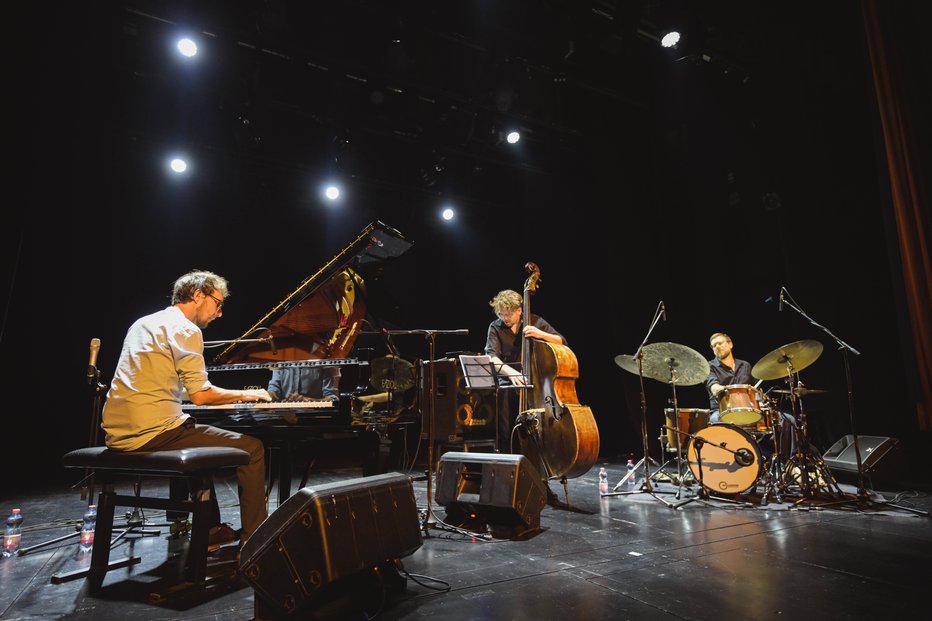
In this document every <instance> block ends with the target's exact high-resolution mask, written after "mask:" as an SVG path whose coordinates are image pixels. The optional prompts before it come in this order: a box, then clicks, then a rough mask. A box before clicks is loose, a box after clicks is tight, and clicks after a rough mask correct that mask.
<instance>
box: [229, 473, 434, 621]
mask: <svg viewBox="0 0 932 621" xmlns="http://www.w3.org/2000/svg"><path fill="white" fill-rule="evenodd" d="M421 544H422V540H421V530H420V525H419V519H418V511H417V505H416V503H415V499H414V489H413V487H412V485H411V480H410V479H409V478H408V477H407V476H405V475H402V474H399V473H389V474H380V475H376V476H372V477H363V478H358V479H352V480H349V481H342V482H338V483H330V484H326V485H319V486H316V487H313V488H312V487H305V488H303V489H301V490H299V491H298V492H297V493H295V495H293V496H292V497H291V498H289V499H288V500H286V501H285V502H284V503H282V505H281V506H280V507H279V508H278V509H277V510H276V511H275V512H274V513H272V515H270V516H269V517H268V519H266V520H265V521H264V522H263V523H262V524H261V525H259V528H257V529H256V532H255V533H253V535H252V537H250V538H249V540H248V541H247V542H246V544H245V545H243V549H242V551H241V554H240V569H241V572H242V575H243V577H244V579H245V580H246V581H247V582H248V583H249V584H250V585H251V586H252V587H253V588H254V589H255V591H256V598H257V605H258V603H259V602H258V600H259V599H260V598H261V600H262V601H263V602H264V603H265V604H266V605H267V606H266V607H267V608H269V609H271V610H272V611H273V612H274V613H276V616H278V617H280V618H300V619H305V618H310V615H309V614H308V612H307V611H308V610H312V609H316V608H317V607H319V606H320V605H322V604H323V603H324V602H327V601H328V600H330V599H331V597H332V594H333V593H335V592H337V591H339V589H338V588H337V587H339V586H340V585H344V586H345V587H348V588H349V589H350V590H352V589H353V588H354V585H355V584H356V582H357V580H356V579H357V578H358V579H359V580H365V579H368V577H369V575H370V574H371V573H372V572H373V571H375V572H380V571H382V569H381V568H382V567H387V566H390V565H391V563H390V561H392V560H395V559H398V558H401V557H403V556H407V555H409V554H411V553H413V552H414V551H415V550H417V549H418V548H420V547H421ZM343 590H344V591H345V590H346V589H345V588H344V589H343Z"/></svg>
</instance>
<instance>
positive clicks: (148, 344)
mask: <svg viewBox="0 0 932 621" xmlns="http://www.w3.org/2000/svg"><path fill="white" fill-rule="evenodd" d="M228 296H229V289H228V287H227V281H226V280H225V279H224V278H223V277H221V276H218V275H217V274H214V273H212V272H207V271H192V272H188V273H187V274H185V275H183V276H181V277H180V278H178V280H176V281H175V285H174V289H173V291H172V305H171V306H169V307H167V308H165V309H163V310H160V311H158V312H155V313H153V314H151V315H146V316H145V317H142V318H141V319H139V320H137V321H136V322H135V323H134V324H133V325H132V326H130V328H129V331H128V332H127V334H126V339H125V340H124V341H123V350H122V352H121V353H120V360H119V362H118V363H117V368H116V371H115V373H114V376H113V381H112V383H111V384H110V390H109V392H108V393H107V402H106V404H105V405H104V409H103V424H102V425H101V426H102V427H103V429H104V431H105V432H106V444H107V446H108V447H110V448H112V449H116V450H120V451H156V450H172V449H184V448H192V447H200V446H231V447H234V448H239V449H243V450H245V451H247V452H248V453H249V454H250V457H251V458H250V460H249V464H247V465H245V466H240V467H238V468H237V469H236V476H237V480H238V483H239V496H240V522H241V526H242V531H241V541H242V542H245V540H246V539H247V538H248V537H249V536H250V535H251V534H252V533H253V531H254V530H255V529H256V528H257V527H258V526H259V524H260V523H261V522H262V521H263V520H264V519H265V518H266V515H267V514H266V506H265V448H264V447H263V445H262V442H261V441H259V440H257V439H256V438H253V437H251V436H245V435H242V434H238V433H234V432H232V431H226V430H224V429H218V428H216V427H211V426H209V425H197V424H195V421H194V419H193V418H191V417H190V416H189V415H188V414H186V413H184V412H182V411H181V403H182V401H183V400H184V399H185V398H187V399H189V400H190V401H191V402H192V403H194V404H196V405H220V404H224V403H235V402H239V401H271V397H270V396H269V393H268V392H267V391H265V390H264V389H261V388H259V389H253V390H229V389H226V388H220V387H219V386H214V385H213V384H211V383H210V381H209V380H208V378H207V369H206V363H205V361H204V338H203V335H202V333H201V330H202V329H203V328H206V327H207V326H208V325H209V324H210V322H212V321H213V320H214V319H217V318H218V317H220V316H221V315H222V314H223V304H224V302H225V301H226V298H227V297H228ZM172 482H173V483H175V482H176V481H175V479H172ZM179 491H180V490H177V489H173V490H172V495H173V497H178V496H177V494H178V492H179ZM186 493H187V490H184V491H183V493H182V495H184V494H186ZM214 513H215V516H214V517H215V523H216V524H217V526H215V527H214V528H213V529H211V544H213V546H212V547H215V546H217V545H220V544H223V543H232V542H233V541H235V540H236V533H235V531H233V529H232V528H231V527H230V526H228V525H226V524H222V525H221V524H220V509H219V507H218V506H217V504H216V498H214Z"/></svg>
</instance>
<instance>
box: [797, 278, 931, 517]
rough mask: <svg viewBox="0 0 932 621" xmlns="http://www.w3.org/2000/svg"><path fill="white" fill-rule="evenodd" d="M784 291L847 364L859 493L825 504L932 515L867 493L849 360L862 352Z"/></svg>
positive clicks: (849, 413) (850, 417)
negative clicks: (880, 508)
mask: <svg viewBox="0 0 932 621" xmlns="http://www.w3.org/2000/svg"><path fill="white" fill-rule="evenodd" d="M782 291H785V292H786V294H787V295H786V297H784V296H783V295H782V293H781V296H780V299H781V300H782V301H783V304H784V305H786V306H789V307H790V308H792V309H793V310H794V311H796V312H797V313H799V314H800V315H801V316H802V317H804V318H805V319H806V321H808V322H809V323H810V324H812V325H813V326H815V327H816V328H818V329H820V330H822V331H823V332H824V333H825V334H827V335H828V336H829V337H830V338H831V339H832V340H833V341H835V343H836V344H837V345H838V350H839V351H840V352H841V357H842V361H843V362H844V366H845V382H846V384H847V388H848V418H849V421H850V424H851V436H852V438H853V440H854V455H855V459H856V461H857V466H858V489H857V494H856V496H855V498H854V499H853V500H852V499H846V500H841V501H835V502H829V503H825V505H835V504H851V503H854V505H855V506H856V507H857V508H858V509H863V508H865V507H872V506H881V507H894V508H897V509H902V510H903V511H909V512H911V513H915V514H917V515H923V516H925V517H932V515H930V514H929V512H928V511H921V510H919V509H913V508H911V507H904V506H902V505H896V504H893V503H892V502H890V501H886V500H884V501H877V500H874V499H873V498H871V496H870V494H868V493H867V488H866V487H865V486H864V465H863V462H862V461H861V447H860V444H859V443H858V433H857V431H856V430H855V424H854V388H853V382H852V379H851V364H850V362H849V360H848V354H849V353H851V354H854V355H855V356H860V355H861V352H859V351H858V350H856V349H855V348H853V347H851V346H850V345H848V344H847V343H845V342H844V341H843V340H841V339H840V338H838V337H837V336H835V335H834V334H833V333H832V332H831V330H829V329H828V328H826V327H825V326H823V325H821V324H819V323H818V322H816V321H815V320H814V319H813V318H812V317H810V316H809V315H807V314H806V313H805V312H804V311H803V310H802V308H800V307H799V306H798V305H797V304H796V303H795V301H794V300H793V296H792V295H789V293H790V292H789V291H787V290H786V288H785V287H784V288H781V292H782ZM825 505H823V506H825Z"/></svg>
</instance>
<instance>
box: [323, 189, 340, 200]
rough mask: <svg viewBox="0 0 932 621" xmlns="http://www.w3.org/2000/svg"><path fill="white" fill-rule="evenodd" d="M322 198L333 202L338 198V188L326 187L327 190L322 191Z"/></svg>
mask: <svg viewBox="0 0 932 621" xmlns="http://www.w3.org/2000/svg"><path fill="white" fill-rule="evenodd" d="M324 196H326V197H327V198H329V199H330V200H332V201H335V200H337V199H338V198H340V188H338V187H337V186H335V185H329V186H327V189H326V190H324Z"/></svg>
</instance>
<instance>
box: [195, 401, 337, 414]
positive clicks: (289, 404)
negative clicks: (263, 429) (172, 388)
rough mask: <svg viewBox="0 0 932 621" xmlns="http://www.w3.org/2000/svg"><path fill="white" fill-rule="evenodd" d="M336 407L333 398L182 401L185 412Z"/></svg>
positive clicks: (292, 409)
mask: <svg viewBox="0 0 932 621" xmlns="http://www.w3.org/2000/svg"><path fill="white" fill-rule="evenodd" d="M334 407H336V402H335V401H333V400H332V399H308V400H307V401H251V402H249V403H244V402H239V403H224V404H222V405H194V404H193V403H182V404H181V410H182V411H183V412H189V413H191V412H215V411H221V410H233V411H235V412H253V411H256V410H272V411H294V410H308V409H327V408H334Z"/></svg>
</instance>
